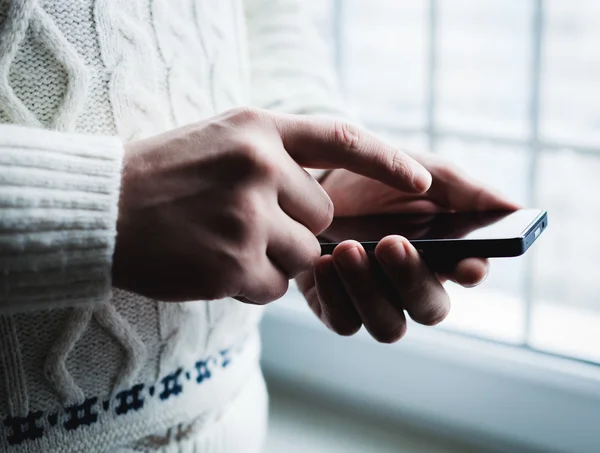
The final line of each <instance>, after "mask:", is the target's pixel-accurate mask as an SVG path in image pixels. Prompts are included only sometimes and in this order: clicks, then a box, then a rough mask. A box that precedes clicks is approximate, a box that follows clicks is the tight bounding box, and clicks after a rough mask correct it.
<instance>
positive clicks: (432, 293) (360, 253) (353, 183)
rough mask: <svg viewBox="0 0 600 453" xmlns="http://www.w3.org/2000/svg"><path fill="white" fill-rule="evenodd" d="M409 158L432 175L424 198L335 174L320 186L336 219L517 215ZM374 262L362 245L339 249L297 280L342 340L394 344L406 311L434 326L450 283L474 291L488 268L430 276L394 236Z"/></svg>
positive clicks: (428, 163)
mask: <svg viewBox="0 0 600 453" xmlns="http://www.w3.org/2000/svg"><path fill="white" fill-rule="evenodd" d="M412 157H413V158H414V159H416V160H417V161H418V162H420V163H421V164H422V165H423V166H424V167H425V168H426V169H427V170H428V171H429V172H430V173H431V176H432V183H431V187H430V189H429V190H428V191H427V192H425V193H422V194H414V193H406V192H401V191H399V190H397V189H393V188H391V187H388V186H386V185H384V184H382V183H380V182H378V181H375V180H372V179H369V178H366V177H363V176H359V175H356V174H354V173H350V172H348V171H346V170H334V171H332V172H331V173H330V174H329V175H328V176H327V177H326V178H325V180H324V181H323V183H322V185H323V187H324V188H325V190H326V191H327V193H328V195H329V197H330V198H331V200H332V201H333V205H334V208H335V215H336V216H355V215H366V214H383V213H401V212H436V211H484V210H514V209H518V208H519V206H518V205H516V204H514V203H512V202H510V201H508V200H507V199H506V198H504V197H503V196H501V195H499V194H497V193H496V192H495V191H493V190H491V189H490V188H488V187H486V186H484V185H483V184H481V183H479V182H477V181H475V180H474V179H472V178H471V177H469V176H467V175H465V174H464V173H462V172H461V171H459V170H458V169H456V168H455V167H454V166H452V165H451V164H449V163H447V162H445V161H444V160H442V159H441V158H440V157H439V156H437V155H435V154H431V153H424V154H420V155H413V156H412ZM375 257H376V259H377V262H378V265H377V263H374V262H372V261H370V259H369V257H368V256H367V253H366V252H365V250H364V248H363V247H362V246H361V245H360V243H358V242H356V241H345V242H342V243H341V244H339V245H338V246H337V247H336V249H335V250H334V252H333V254H332V255H327V256H322V257H321V258H320V260H319V262H318V263H317V265H316V267H315V269H314V272H305V273H304V274H301V275H300V276H299V277H298V278H297V281H298V286H299V287H300V289H301V291H302V292H303V294H304V296H305V297H306V300H307V301H308V304H309V305H310V307H311V308H312V310H313V311H314V312H315V314H316V315H317V316H318V317H319V318H320V319H321V321H322V322H323V323H324V324H325V325H326V326H328V327H329V328H330V329H332V330H333V331H335V332H337V333H338V334H340V335H352V334H354V333H356V332H357V331H358V330H359V329H360V327H361V326H362V325H363V324H364V326H365V327H366V329H367V330H368V331H369V333H370V334H371V336H372V337H373V338H375V339H376V340H377V341H380V342H383V343H392V342H395V341H397V340H399V339H400V338H401V337H402V336H403V335H404V333H405V332H406V318H405V315H404V311H405V310H406V312H407V313H408V314H409V315H410V317H411V318H412V319H413V320H415V321H416V322H419V323H421V324H425V325H435V324H437V323H439V322H440V321H442V320H443V319H444V318H445V317H446V316H447V315H448V313H449V310H450V300H449V298H448V295H447V294H446V291H445V290H444V287H443V286H442V284H443V283H444V282H445V281H446V280H452V281H454V282H456V283H458V284H460V285H462V286H466V287H471V286H475V285H477V284H479V283H481V282H482V281H483V280H484V279H485V277H486V276H487V273H488V267H489V263H488V261H487V260H485V259H480V258H467V259H465V260H462V261H460V262H458V263H456V264H455V265H454V266H453V268H452V269H430V267H429V266H428V265H427V264H426V263H425V262H424V260H423V259H422V257H421V256H420V254H419V253H418V252H417V250H416V249H415V248H414V247H413V246H412V245H411V244H410V242H409V241H408V240H406V239H405V238H403V237H400V236H388V237H386V238H384V239H383V240H381V241H380V242H379V244H378V245H377V248H376V249H375ZM382 277H383V278H382Z"/></svg>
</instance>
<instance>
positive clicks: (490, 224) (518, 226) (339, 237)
mask: <svg viewBox="0 0 600 453" xmlns="http://www.w3.org/2000/svg"><path fill="white" fill-rule="evenodd" d="M542 212H543V211H541V210H539V209H520V210H518V211H514V212H463V213H436V214H382V215H369V216H361V217H339V218H336V219H334V221H333V222H332V224H331V225H330V226H329V228H328V229H327V230H325V231H324V232H323V233H321V235H319V241H320V242H321V243H322V244H324V243H339V242H342V241H345V240H348V239H353V240H356V241H359V242H379V241H380V240H381V239H383V238H384V237H386V236H389V235H396V234H397V235H401V236H404V237H406V238H407V239H408V240H411V241H412V240H436V239H467V240H469V239H505V238H516V237H520V236H522V235H523V234H524V233H525V232H526V230H527V229H528V227H529V226H530V225H531V224H532V223H533V222H534V221H535V220H536V219H537V218H538V217H539V216H540V214H541V213H542Z"/></svg>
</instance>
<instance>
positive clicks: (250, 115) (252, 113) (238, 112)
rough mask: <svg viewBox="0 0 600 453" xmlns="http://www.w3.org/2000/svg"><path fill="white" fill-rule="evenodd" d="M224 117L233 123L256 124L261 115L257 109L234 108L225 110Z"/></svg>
mask: <svg viewBox="0 0 600 453" xmlns="http://www.w3.org/2000/svg"><path fill="white" fill-rule="evenodd" d="M224 116H225V118H229V119H231V120H233V121H234V122H235V123H257V122H259V121H260V119H261V118H262V116H263V113H262V112H261V111H260V110H259V109H255V108H252V107H236V108H233V109H230V110H227V111H226V112H225V113H224Z"/></svg>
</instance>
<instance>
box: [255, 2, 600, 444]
mask: <svg viewBox="0 0 600 453" xmlns="http://www.w3.org/2000/svg"><path fill="white" fill-rule="evenodd" d="M531 1H532V5H533V14H532V22H531V27H530V30H531V32H530V46H531V55H532V59H531V62H530V68H529V84H530V91H529V92H530V98H529V100H528V112H529V115H528V129H529V134H528V136H527V137H525V138H524V139H522V140H519V139H514V138H511V137H502V136H492V135H478V134H473V133H466V132H464V131H458V130H447V129H442V128H440V127H439V126H438V125H437V124H436V108H437V99H436V77H437V66H438V54H437V52H438V49H437V46H438V29H439V25H438V24H439V17H438V16H439V4H440V1H439V0H427V2H428V16H427V35H428V37H427V39H428V50H427V52H428V55H427V66H428V68H427V72H428V75H429V76H428V80H427V82H426V91H427V100H426V123H425V127H424V128H415V129H410V128H409V129H400V128H398V125H397V124H394V123H392V122H390V123H389V124H385V123H383V122H382V121H381V119H379V118H377V119H369V118H364V119H363V120H364V122H365V125H366V126H367V127H369V128H371V129H373V130H376V131H378V132H383V133H387V134H389V135H393V136H398V135H404V136H407V137H409V136H418V135H425V136H426V138H427V145H428V146H429V149H430V150H431V151H432V152H436V149H437V148H438V146H437V144H438V142H440V141H441V140H442V139H446V138H456V139H460V140H462V141H464V142H470V143H473V142H482V141H484V142H491V143H494V144H498V145H509V146H513V147H522V148H528V149H530V150H531V151H530V153H529V160H528V169H527V171H528V174H529V180H530V190H529V193H528V200H527V201H528V203H529V204H530V205H531V206H535V205H536V198H537V196H536V193H535V187H536V181H537V179H538V177H539V175H538V171H539V165H538V160H539V157H540V155H541V153H542V150H543V151H544V152H552V151H557V152H560V151H562V150H564V149H569V150H573V151H574V152H576V153H579V154H593V155H595V156H598V155H600V149H598V148H597V147H587V146H581V145H580V144H577V143H560V142H557V141H548V140H545V139H543V137H542V136H541V134H540V108H541V107H540V106H541V81H542V80H541V75H542V56H543V46H544V42H545V13H546V3H547V0H531ZM332 2H333V14H332V35H333V39H334V42H335V45H334V60H335V63H336V66H337V69H338V71H339V72H340V79H341V85H342V88H343V86H344V83H343V67H344V61H343V59H344V49H343V40H344V39H343V36H344V19H343V18H344V0H332ZM532 276H533V261H532V260H528V261H527V262H526V275H525V278H524V281H525V282H526V283H525V287H524V288H523V294H524V299H525V341H524V343H523V344H521V345H511V344H504V343H500V342H495V341H493V340H489V339H484V338H477V337H474V336H469V335H465V334H463V333H460V332H456V331H447V330H444V329H442V328H425V327H422V326H419V325H416V324H414V323H412V322H409V324H410V325H409V329H408V334H407V336H406V337H405V338H404V339H403V340H402V341H400V342H399V343H397V344H394V345H381V344H378V343H376V342H375V341H374V340H373V339H372V338H370V337H369V335H368V334H367V333H366V332H365V331H364V329H363V330H361V331H360V332H359V333H358V334H356V335H355V336H353V337H350V338H343V337H339V336H337V335H335V334H333V333H332V332H330V331H328V330H327V329H326V328H325V327H324V326H323V325H321V323H320V322H319V321H318V320H317V319H316V317H315V316H314V315H313V314H312V313H311V312H310V309H309V308H308V307H307V306H306V303H305V301H304V300H303V297H302V295H301V294H300V293H299V292H298V290H297V289H294V288H292V289H291V290H290V292H289V293H288V295H286V297H285V298H284V299H283V300H282V301H280V302H278V303H275V304H273V305H272V306H270V307H269V308H268V309H267V311H266V314H265V317H264V319H263V322H262V326H261V333H262V341H263V356H262V365H263V370H264V372H265V375H266V377H267V379H268V380H269V379H273V380H278V381H284V382H285V385H286V386H287V387H288V388H289V387H291V388H296V389H297V390H298V391H306V390H309V391H311V392H316V394H318V395H320V397H323V398H328V399H330V400H334V401H338V402H340V403H342V404H346V405H347V404H350V405H351V406H353V407H354V408H355V409H356V410H360V411H369V412H371V413H374V414H377V415H378V416H381V417H385V418H387V419H389V420H391V421H399V422H402V423H408V424H412V425H415V426H417V427H419V428H424V429H427V430H434V431H436V432H438V433H446V434H449V435H451V436H454V437H459V438H461V439H462V440H463V441H467V442H470V443H473V444H475V445H481V446H482V448H485V450H488V451H489V450H498V451H563V452H587V451H596V450H597V449H598V446H599V445H600V430H599V429H598V428H597V426H596V425H597V421H598V420H600V366H598V365H597V364H593V363H587V362H585V361H582V360H577V359H574V358H570V357H564V356H559V355H555V354H551V353H548V352H543V351H538V350H535V349H533V348H531V347H530V346H529V345H530V338H531V332H532V316H533V311H534V291H533V284H532V278H531V277H532ZM391 364H392V365H391ZM403 389H407V390H408V391H403Z"/></svg>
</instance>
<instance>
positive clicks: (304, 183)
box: [278, 153, 333, 234]
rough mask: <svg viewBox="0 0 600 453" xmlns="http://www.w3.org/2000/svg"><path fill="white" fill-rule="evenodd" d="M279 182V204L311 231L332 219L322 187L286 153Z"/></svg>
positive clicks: (327, 223)
mask: <svg viewBox="0 0 600 453" xmlns="http://www.w3.org/2000/svg"><path fill="white" fill-rule="evenodd" d="M283 154H284V157H283V158H284V162H285V164H284V166H283V172H282V178H281V183H280V186H279V196H278V198H279V206H281V209H283V211H285V213H287V214H288V215H289V216H290V217H291V218H293V219H295V220H296V221H298V222H300V223H301V224H302V225H305V226H306V228H308V229H309V230H310V231H312V233H313V234H319V233H321V232H322V231H323V230H325V229H326V228H327V227H328V226H329V224H330V223H331V220H332V219H333V203H332V201H331V199H330V198H329V195H327V192H326V191H325V189H323V187H322V186H321V185H320V184H319V183H318V182H317V181H316V180H315V179H314V178H313V177H312V176H310V174H308V172H307V171H306V170H304V169H303V168H302V167H301V166H300V165H298V164H297V163H296V162H294V160H293V159H292V158H291V157H290V156H289V155H288V154H287V153H283Z"/></svg>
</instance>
